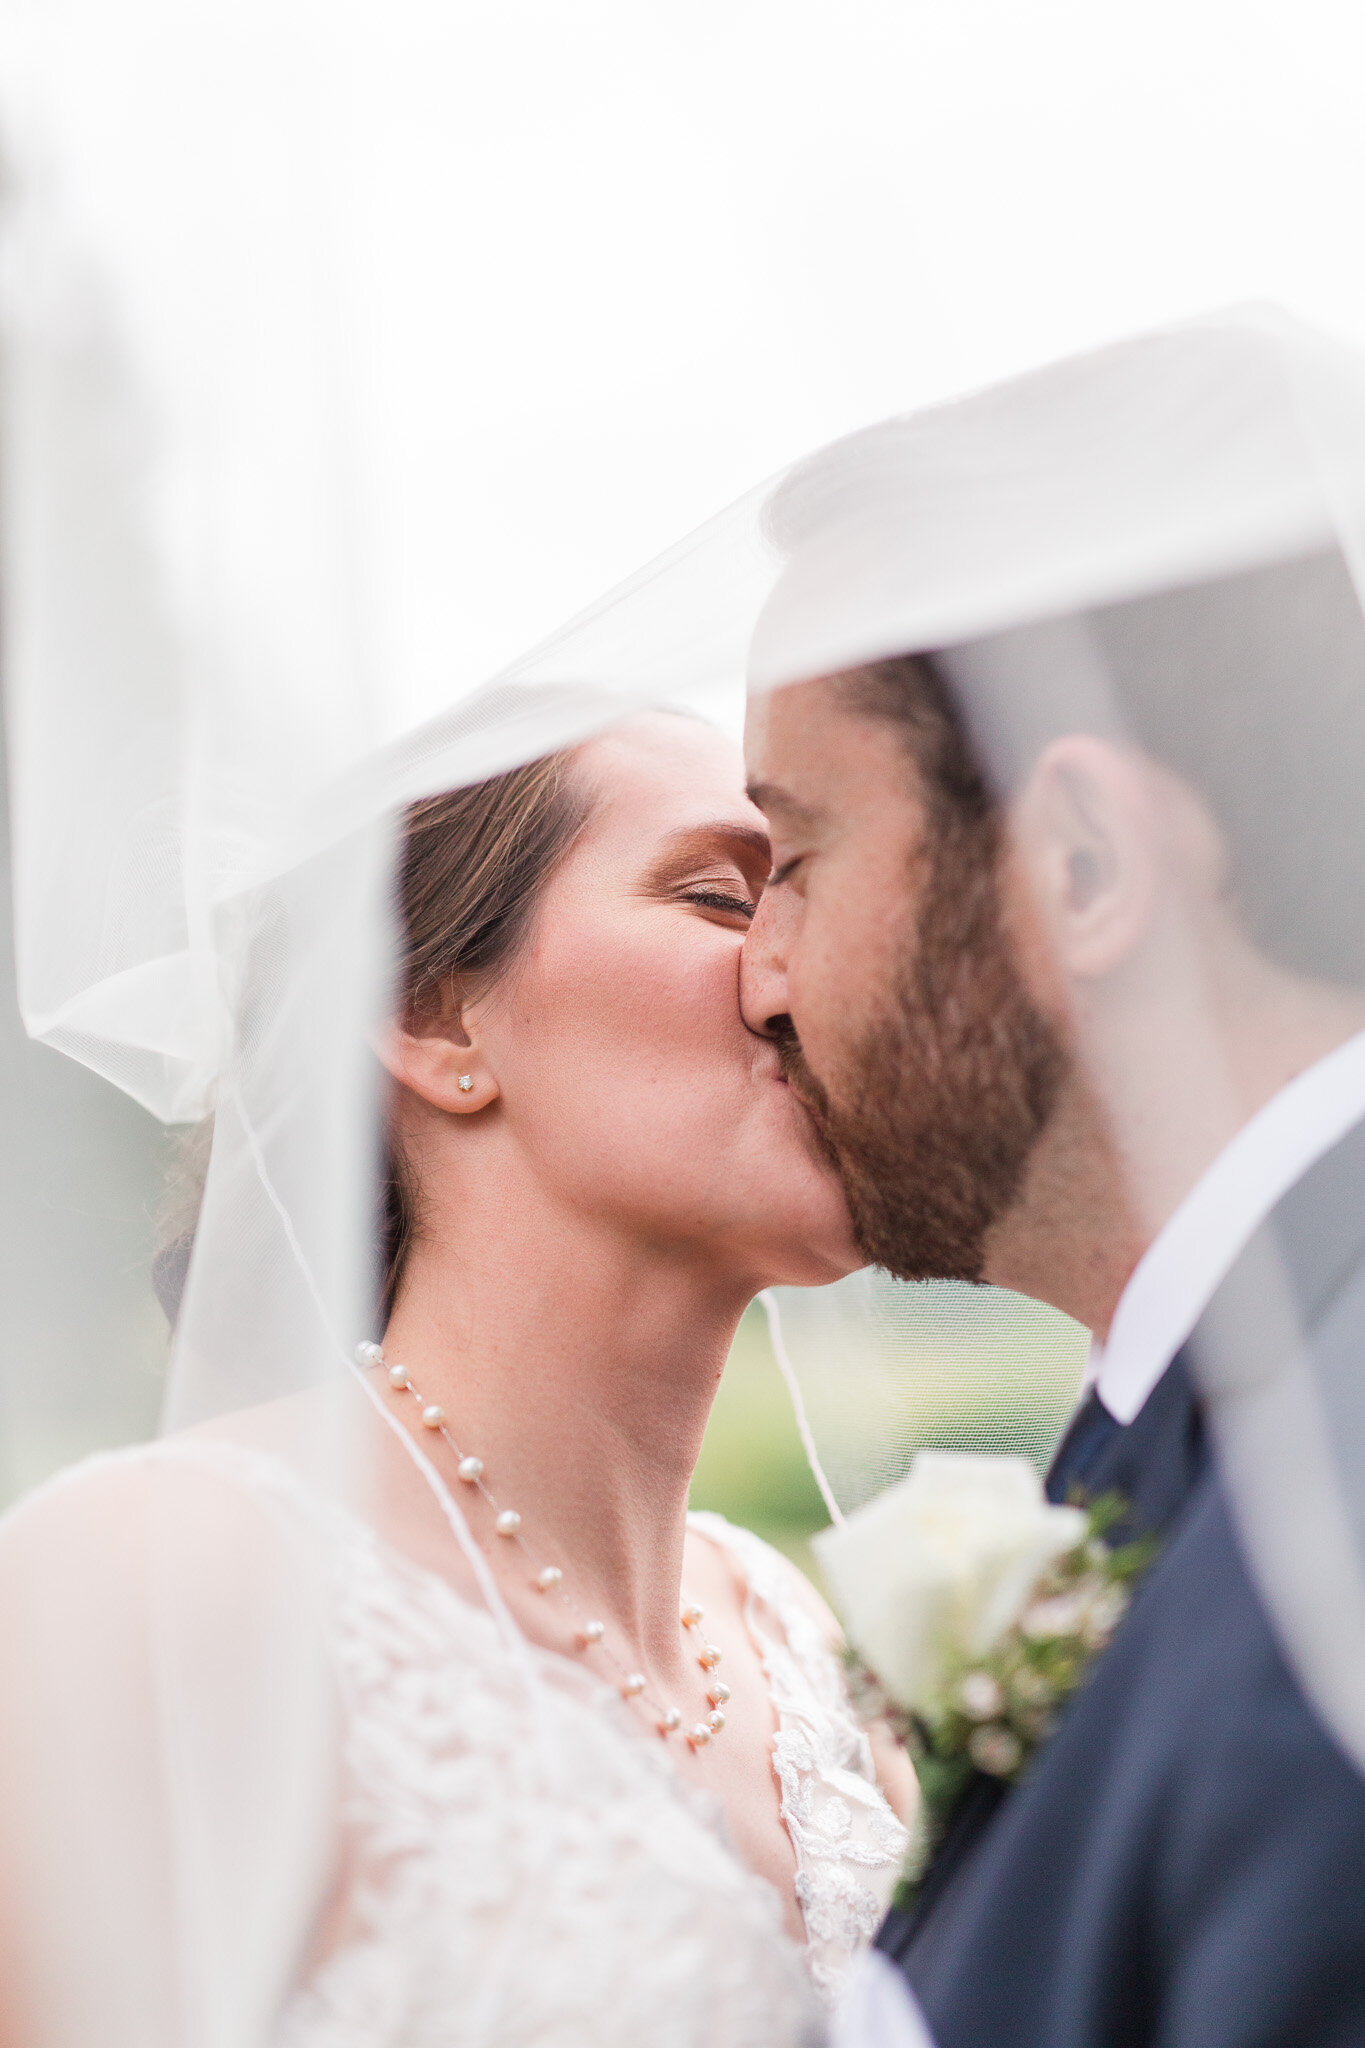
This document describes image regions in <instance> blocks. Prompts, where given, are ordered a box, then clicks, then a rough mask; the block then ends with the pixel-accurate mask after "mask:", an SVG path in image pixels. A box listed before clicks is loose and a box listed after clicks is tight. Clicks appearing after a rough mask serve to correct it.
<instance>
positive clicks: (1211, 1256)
mask: <svg viewBox="0 0 1365 2048" xmlns="http://www.w3.org/2000/svg"><path fill="white" fill-rule="evenodd" d="M1362 1117H1365V1031H1362V1032H1359V1033H1358V1034H1357V1035H1356V1036H1355V1037H1354V1038H1348V1039H1347V1040H1346V1042H1345V1044H1344V1045H1339V1046H1337V1047H1336V1048H1335V1050H1334V1051H1332V1052H1329V1053H1327V1054H1326V1055H1325V1056H1324V1057H1323V1058H1322V1059H1320V1060H1317V1061H1315V1062H1314V1064H1313V1065H1312V1066H1311V1067H1306V1068H1305V1069H1304V1071H1303V1073H1301V1074H1297V1075H1295V1077H1294V1079H1293V1080H1292V1081H1290V1082H1289V1083H1288V1084H1287V1085H1286V1086H1285V1087H1283V1088H1281V1089H1280V1091H1279V1093H1278V1094H1277V1095H1273V1096H1272V1097H1271V1099H1270V1101H1269V1102H1267V1103H1266V1104H1265V1105H1264V1107H1263V1108H1261V1109H1259V1110H1257V1112H1256V1114H1255V1116H1253V1117H1252V1118H1251V1119H1250V1120H1249V1121H1248V1122H1247V1123H1245V1124H1243V1126H1242V1128H1241V1130H1240V1131H1238V1133H1237V1135H1236V1137H1235V1138H1234V1139H1233V1140H1232V1142H1231V1144H1229V1145H1227V1146H1225V1147H1224V1149H1223V1150H1222V1151H1221V1152H1220V1153H1219V1155H1218V1157H1217V1158H1216V1159H1215V1160H1214V1162H1213V1164H1212V1165H1211V1166H1210V1167H1208V1168H1207V1170H1206V1171H1205V1172H1204V1173H1203V1174H1202V1175H1201V1176H1200V1178H1199V1179H1198V1180H1197V1181H1196V1182H1195V1184H1194V1186H1193V1187H1192V1188H1191V1189H1190V1192H1189V1193H1188V1194H1187V1195H1186V1197H1185V1199H1184V1201H1183V1202H1181V1204H1180V1206H1179V1208H1178V1209H1176V1211H1175V1212H1174V1214H1173V1215H1172V1216H1171V1217H1170V1218H1169V1220H1168V1221H1167V1222H1166V1223H1165V1224H1164V1225H1163V1227H1162V1228H1161V1230H1160V1231H1159V1232H1158V1233H1157V1235H1156V1237H1155V1238H1154V1239H1153V1240H1152V1242H1151V1244H1150V1245H1149V1246H1148V1248H1147V1250H1146V1251H1145V1252H1144V1253H1143V1255H1142V1257H1141V1258H1140V1259H1139V1260H1138V1263H1137V1265H1136V1266H1135V1267H1134V1268H1133V1271H1132V1274H1131V1276H1130V1278H1129V1281H1128V1285H1127V1286H1126V1287H1125V1288H1124V1290H1123V1293H1122V1294H1121V1295H1120V1297H1119V1304H1118V1307H1117V1309H1116V1310H1115V1311H1114V1320H1113V1322H1112V1323H1111V1325H1110V1328H1109V1338H1108V1342H1107V1343H1105V1344H1103V1345H1101V1344H1098V1343H1095V1344H1092V1346H1091V1350H1090V1363H1089V1366H1088V1368H1087V1371H1086V1378H1085V1385H1086V1387H1093V1388H1094V1389H1095V1391H1096V1393H1097V1394H1098V1395H1099V1397H1100V1400H1101V1401H1102V1402H1103V1404H1104V1406H1105V1407H1106V1408H1107V1409H1108V1410H1109V1413H1110V1414H1111V1415H1112V1416H1113V1417H1114V1419H1115V1421H1117V1422H1125V1423H1126V1422H1131V1421H1132V1420H1133V1417H1134V1416H1135V1415H1136V1414H1137V1412H1138V1410H1139V1409H1140V1408H1141V1407H1142V1405H1143V1403H1144V1402H1145V1401H1146V1399H1147V1396H1148V1395H1149V1394H1150V1393H1151V1391H1152V1389H1153V1387H1154V1386H1155V1385H1156V1383H1157V1381H1158V1380H1159V1379H1160V1378H1161V1375H1162V1374H1163V1373H1164V1372H1165V1370H1166V1367H1167V1366H1168V1365H1169V1364H1170V1362H1171V1360H1172V1359H1173V1358H1174V1357H1175V1354H1176V1352H1177V1351H1178V1350H1179V1349H1180V1347H1181V1345H1182V1344H1183V1343H1184V1342H1185V1339H1186V1338H1187V1337H1188V1336H1189V1334H1190V1332H1191V1331H1192V1330H1193V1328H1194V1326H1195V1324H1196V1323H1197V1322H1198V1321H1199V1318H1200V1316H1201V1315H1202V1314H1203V1313H1204V1310H1205V1309H1206V1308H1207V1307H1208V1305H1209V1302H1210V1301H1211V1300H1212V1299H1213V1296H1214V1294H1215V1293H1216V1291H1217V1288H1218V1285H1219V1282H1220V1281H1221V1280H1222V1279H1223V1278H1224V1277H1225V1275H1226V1274H1227V1272H1228V1270H1229V1269H1230V1267H1231V1266H1232V1264H1233V1262H1234V1260H1235V1259H1236V1257H1237V1255H1238V1253H1239V1252H1240V1251H1241V1250H1242V1248H1243V1246H1244V1245H1245V1244H1246V1243H1247V1242H1248V1240H1249V1239H1250V1238H1251V1237H1252V1235H1253V1234H1254V1233H1255V1231H1256V1229H1257V1228H1258V1226H1259V1225H1260V1224H1262V1223H1263V1222H1264V1221H1265V1219H1266V1217H1267V1216H1268V1215H1269V1214H1270V1212H1271V1210H1272V1209H1273V1208H1274V1207H1275V1205H1276V1203H1277V1202H1278V1201H1279V1200H1280V1197H1281V1196H1282V1195H1284V1194H1287V1193H1288V1191H1289V1189H1290V1188H1291V1187H1293V1185H1294V1183H1295V1181H1297V1180H1300V1179H1302V1177H1303V1175H1304V1174H1305V1173H1306V1172H1307V1171H1308V1169H1309V1167H1310V1166H1312V1165H1313V1164H1314V1162H1315V1161H1316V1160H1318V1159H1321V1158H1322V1156H1323V1154H1324V1153H1326V1152H1330V1151H1331V1149H1332V1147H1333V1146H1334V1145H1335V1144H1336V1143H1337V1142H1338V1140H1339V1139H1341V1138H1344V1137H1345V1135H1346V1133H1347V1131H1349V1130H1350V1128H1351V1126H1352V1125H1353V1124H1356V1123H1359V1122H1360V1120H1361V1118H1362Z"/></svg>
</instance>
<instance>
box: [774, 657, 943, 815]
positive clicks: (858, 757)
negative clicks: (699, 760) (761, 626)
mask: <svg viewBox="0 0 1365 2048" xmlns="http://www.w3.org/2000/svg"><path fill="white" fill-rule="evenodd" d="M854 683H855V678H854V677H852V676H851V675H839V676H823V677H819V678H817V679H816V680H814V681H811V682H806V683H792V684H788V685H787V686H785V687H784V688H782V689H778V690H773V691H769V692H765V693H764V694H762V695H759V696H755V697H752V698H751V699H750V702H749V715H748V720H747V724H746V729H745V747H744V751H745V758H746V764H747V768H748V777H749V795H750V797H751V798H752V799H753V801H754V802H755V803H756V804H757V805H758V806H759V808H760V809H761V810H762V811H764V812H766V813H767V814H768V815H769V816H770V817H772V818H774V819H775V820H776V821H778V822H786V823H805V824H816V823H820V822H824V821H827V820H829V819H831V818H837V817H838V816H840V815H846V814H848V813H849V812H850V811H851V810H855V809H856V810H857V811H858V812H859V813H860V814H862V815H868V814H870V813H875V812H876V811H877V810H878V808H885V809H887V810H890V809H894V810H895V811H896V812H898V813H900V814H902V815H903V814H904V812H905V811H906V810H907V809H913V810H918V808H919V806H920V804H921V802H922V782H921V777H920V774H919V770H918V768H917V766H916V763H915V761H914V758H913V755H912V753H911V750H910V749H909V747H908V746H907V745H906V743H905V739H904V737H903V735H902V733H901V732H900V731H899V730H898V729H897V725H896V723H895V721H894V720H893V719H891V718H888V717H887V716H885V715H884V714H883V713H880V712H878V711H877V710H875V709H873V708H872V707H871V706H869V705H868V704H867V703H866V702H865V701H864V700H863V699H862V698H860V696H859V693H858V691H857V690H856V688H855V687H854Z"/></svg>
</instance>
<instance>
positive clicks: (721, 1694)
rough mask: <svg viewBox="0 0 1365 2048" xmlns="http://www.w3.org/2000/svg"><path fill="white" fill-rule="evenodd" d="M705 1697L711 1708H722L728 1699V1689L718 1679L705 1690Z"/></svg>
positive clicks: (722, 1680)
mask: <svg viewBox="0 0 1365 2048" xmlns="http://www.w3.org/2000/svg"><path fill="white" fill-rule="evenodd" d="M706 1697H707V1699H708V1700H710V1702H711V1704H712V1706H713V1707H723V1706H724V1705H725V1702H726V1701H727V1700H728V1699H729V1697H730V1688H729V1686H728V1685H727V1684H726V1683H725V1680H724V1679H723V1678H718V1679H716V1680H715V1682H714V1683H713V1684H711V1685H708V1686H707V1688H706Z"/></svg>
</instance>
